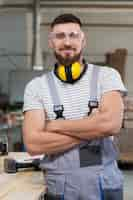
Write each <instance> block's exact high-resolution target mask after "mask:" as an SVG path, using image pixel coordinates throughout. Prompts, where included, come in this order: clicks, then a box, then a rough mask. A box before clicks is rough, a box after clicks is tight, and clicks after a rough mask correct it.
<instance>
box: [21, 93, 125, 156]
mask: <svg viewBox="0 0 133 200" xmlns="http://www.w3.org/2000/svg"><path fill="white" fill-rule="evenodd" d="M123 110H124V106H123V101H122V97H121V94H120V93H119V92H117V91H112V92H107V93H105V94H104V95H103V97H102V99H101V102H100V106H99V108H98V110H97V111H96V112H94V113H92V114H91V115H90V116H89V117H85V118H84V119H78V120H51V121H46V114H45V113H44V111H43V110H32V111H28V112H26V113H25V117H24V123H23V137H24V142H25V144H26V147H27V150H28V151H29V153H31V154H40V153H47V154H51V153H58V152H62V151H65V150H69V149H70V148H72V147H73V146H75V145H77V144H79V143H80V142H81V140H90V139H95V138H99V137H106V136H109V135H115V134H117V133H118V132H119V130H120V128H121V124H122V119H123Z"/></svg>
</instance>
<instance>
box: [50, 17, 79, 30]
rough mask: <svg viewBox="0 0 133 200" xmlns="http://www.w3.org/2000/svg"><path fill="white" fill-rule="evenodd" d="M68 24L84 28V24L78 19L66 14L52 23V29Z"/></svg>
mask: <svg viewBox="0 0 133 200" xmlns="http://www.w3.org/2000/svg"><path fill="white" fill-rule="evenodd" d="M67 23H76V24H79V26H80V27H81V26H82V23H81V21H80V19H79V18H78V17H76V16H75V15H73V14H71V13H65V14H61V15H59V16H57V17H56V18H55V19H54V20H53V22H52V23H51V28H53V27H54V26H55V25H56V24H67Z"/></svg>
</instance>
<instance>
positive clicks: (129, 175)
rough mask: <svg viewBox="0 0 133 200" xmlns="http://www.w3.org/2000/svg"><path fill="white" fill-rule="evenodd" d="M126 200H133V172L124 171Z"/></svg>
mask: <svg viewBox="0 0 133 200" xmlns="http://www.w3.org/2000/svg"><path fill="white" fill-rule="evenodd" d="M123 174H124V200H133V170H124V171H123Z"/></svg>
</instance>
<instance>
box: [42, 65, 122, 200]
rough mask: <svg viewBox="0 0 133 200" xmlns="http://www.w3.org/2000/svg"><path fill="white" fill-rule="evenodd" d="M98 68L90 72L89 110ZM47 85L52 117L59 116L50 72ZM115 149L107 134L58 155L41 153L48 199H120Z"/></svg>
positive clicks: (94, 97)
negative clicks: (51, 101)
mask: <svg viewBox="0 0 133 200" xmlns="http://www.w3.org/2000/svg"><path fill="white" fill-rule="evenodd" d="M99 69H100V68H99V67H97V66H95V67H94V69H93V73H92V80H93V81H91V82H92V83H93V84H91V98H90V99H89V103H88V107H89V113H88V114H90V113H91V111H92V109H93V108H96V107H98V100H97V79H98V78H97V77H98V73H99ZM47 79H48V85H49V89H50V92H51V96H52V99H53V104H54V112H55V113H56V116H57V117H56V119H58V118H63V117H64V116H63V105H61V103H60V99H59V95H58V92H57V89H56V85H55V84H54V83H53V81H54V80H53V78H52V74H51V73H48V76H47ZM64 119H65V118H64ZM116 158H117V151H116V148H115V146H114V143H113V140H112V139H111V138H110V137H107V138H104V139H97V140H92V141H83V142H82V143H81V144H80V145H77V146H76V147H74V148H72V149H70V150H68V151H66V152H65V153H60V154H58V155H53V156H52V155H51V156H45V157H44V160H43V161H42V163H41V167H42V169H46V170H47V173H46V176H45V179H46V184H47V195H46V196H45V199H48V200H122V199H123V178H122V175H121V172H120V171H119V169H118V167H117V163H116Z"/></svg>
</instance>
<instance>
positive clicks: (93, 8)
mask: <svg viewBox="0 0 133 200" xmlns="http://www.w3.org/2000/svg"><path fill="white" fill-rule="evenodd" d="M67 12H69V13H74V14H76V15H77V16H79V17H80V18H81V20H82V22H83V30H84V31H85V34H86V38H87V45H86V49H85V51H84V57H85V59H86V60H87V61H88V62H89V63H96V64H99V65H107V66H110V67H114V68H116V69H117V70H118V71H119V72H120V74H121V77H122V80H123V82H124V84H125V86H126V88H127V90H128V95H127V96H126V97H125V99H124V104H125V110H124V111H125V112H124V119H123V127H122V129H121V132H120V134H119V136H118V138H116V142H117V145H118V147H119V150H120V155H119V162H120V164H121V166H122V171H123V173H124V184H125V192H124V199H125V200H132V199H133V191H132V184H133V174H132V172H133V142H132V141H133V140H132V139H133V135H132V134H133V80H132V74H133V68H132V62H133V45H132V35H133V2H132V1H131V0H128V1H124V0H117V1H114V0H106V1H101V0H97V1H96V0H73V1H70V0H49V1H47V0H0V142H1V143H4V144H7V146H8V150H7V151H8V152H25V147H24V144H23V138H22V122H23V113H22V108H23V95H24V88H25V86H26V84H27V83H28V82H29V81H30V80H31V79H32V78H33V77H35V76H38V75H40V74H43V73H45V72H47V71H49V70H51V69H52V67H53V66H54V62H55V60H54V57H53V55H52V52H51V50H50V49H49V47H48V33H49V26H50V23H51V21H52V20H53V19H54V17H55V16H57V15H59V14H61V13H67ZM0 157H1V158H2V159H3V155H2V154H1V155H0ZM1 158H0V159H1ZM0 170H1V168H0ZM1 174H2V172H1V171H0V176H1ZM6 178H7V177H6ZM7 182H8V179H7ZM3 184H4V183H3ZM39 184H40V183H39ZM5 191H6V190H5ZM39 192H40V190H39ZM5 193H6V192H5ZM19 194H20V193H17V194H16V193H15V192H14V195H13V193H12V194H11V195H10V197H9V195H7V196H4V195H5V194H4V192H1V191H0V199H5V200H9V199H10V200H15V199H17V197H18V196H19ZM25 199H26V198H25ZM28 199H29V197H27V200H28ZM32 199H35V198H34V197H33V198H32ZM32 199H31V200H32Z"/></svg>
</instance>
